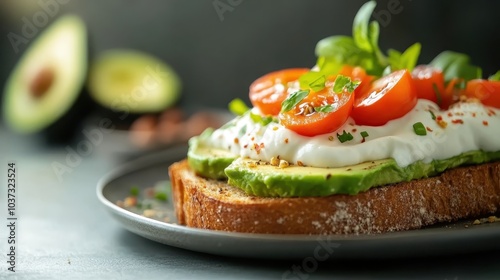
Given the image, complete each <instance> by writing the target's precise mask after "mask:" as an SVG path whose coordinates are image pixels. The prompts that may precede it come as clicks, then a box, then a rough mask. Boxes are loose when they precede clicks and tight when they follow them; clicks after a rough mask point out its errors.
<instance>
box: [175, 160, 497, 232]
mask: <svg viewBox="0 0 500 280" xmlns="http://www.w3.org/2000/svg"><path fill="white" fill-rule="evenodd" d="M169 175H170V179H171V181H172V192H173V199H174V204H175V210H176V215H177V219H178V223H179V224H182V225H186V226H189V227H196V228H204V229H212V230H223V231H232V232H247V233H280V234H314V235H315V234H321V235H325V234H376V233H383V232H391V231H402V230H410V229H418V228H421V227H424V226H429V225H433V224H436V223H440V222H452V221H456V220H458V219H463V218H471V217H478V216H482V215H489V214H493V213H496V212H498V211H499V210H500V162H492V163H485V164H481V165H477V166H468V167H459V168H454V169H451V170H447V171H445V172H444V173H442V174H441V175H439V176H436V177H431V178H425V179H419V180H413V181H410V182H402V183H397V184H392V185H387V186H383V187H376V188H372V189H370V190H368V191H366V192H363V193H359V194H357V195H332V196H327V197H299V198H268V197H255V196H249V195H247V194H246V193H244V192H243V191H242V190H240V189H238V188H236V187H232V186H229V185H228V184H226V182H225V181H216V180H209V179H205V178H202V177H199V176H197V175H196V174H195V173H194V172H193V171H192V170H191V169H190V168H189V166H188V164H187V161H186V160H183V161H180V162H177V163H174V164H173V165H171V166H170V168H169Z"/></svg>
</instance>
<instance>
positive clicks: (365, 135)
mask: <svg viewBox="0 0 500 280" xmlns="http://www.w3.org/2000/svg"><path fill="white" fill-rule="evenodd" d="M359 134H361V137H363V138H366V137H368V136H370V135H368V132H366V131H361V132H360V133H359Z"/></svg>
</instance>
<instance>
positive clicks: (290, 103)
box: [281, 90, 309, 113]
mask: <svg viewBox="0 0 500 280" xmlns="http://www.w3.org/2000/svg"><path fill="white" fill-rule="evenodd" d="M308 94H309V90H299V91H296V92H294V93H292V94H290V95H289V96H288V97H287V98H286V99H285V100H284V101H283V102H282V103H281V112H283V113H284V112H288V111H290V110H292V109H293V108H294V107H295V106H297V104H299V103H300V101H302V100H303V99H304V98H306V96H307V95H308Z"/></svg>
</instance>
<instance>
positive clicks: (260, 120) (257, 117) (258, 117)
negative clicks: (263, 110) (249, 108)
mask: <svg viewBox="0 0 500 280" xmlns="http://www.w3.org/2000/svg"><path fill="white" fill-rule="evenodd" d="M250 118H251V119H252V121H254V122H255V123H260V124H261V125H263V126H266V125H268V124H269V123H271V122H273V121H274V118H273V117H272V116H265V117H263V116H261V115H258V114H254V113H252V112H250ZM243 134H244V133H243Z"/></svg>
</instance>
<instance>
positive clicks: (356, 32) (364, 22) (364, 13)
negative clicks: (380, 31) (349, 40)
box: [352, 1, 377, 52]
mask: <svg viewBox="0 0 500 280" xmlns="http://www.w3.org/2000/svg"><path fill="white" fill-rule="evenodd" d="M375 6H377V3H376V2H375V1H369V2H366V3H365V4H363V6H361V8H360V9H359V11H358V13H357V14H356V16H355V17H354V22H353V26H352V37H353V38H354V42H355V43H356V46H358V48H360V49H362V50H364V51H367V52H372V51H373V46H372V43H371V41H370V37H369V35H368V22H369V20H370V17H371V15H372V13H373V10H374V9H375Z"/></svg>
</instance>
